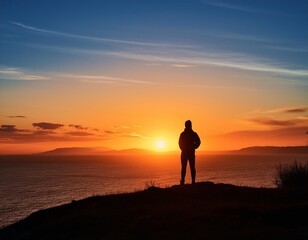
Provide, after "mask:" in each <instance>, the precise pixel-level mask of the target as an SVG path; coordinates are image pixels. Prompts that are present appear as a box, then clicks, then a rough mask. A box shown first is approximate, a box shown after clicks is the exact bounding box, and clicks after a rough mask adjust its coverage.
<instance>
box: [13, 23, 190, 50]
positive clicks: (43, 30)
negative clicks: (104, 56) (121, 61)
mask: <svg viewBox="0 0 308 240" xmlns="http://www.w3.org/2000/svg"><path fill="white" fill-rule="evenodd" d="M10 23H11V24H14V25H16V26H19V27H22V28H24V29H28V30H31V31H35V32H40V33H46V34H52V35H57V36H62V37H70V38H78V39H83V40H90V41H96V42H104V43H115V44H128V45H137V46H149V47H150V46H151V47H181V48H184V47H191V46H188V45H175V44H164V43H152V42H141V41H128V40H119V39H112V38H101V37H92V36H84V35H78V34H70V33H63V32H58V31H52V30H47V29H43V28H37V27H34V26H29V25H26V24H22V23H19V22H14V21H11V22H10Z"/></svg>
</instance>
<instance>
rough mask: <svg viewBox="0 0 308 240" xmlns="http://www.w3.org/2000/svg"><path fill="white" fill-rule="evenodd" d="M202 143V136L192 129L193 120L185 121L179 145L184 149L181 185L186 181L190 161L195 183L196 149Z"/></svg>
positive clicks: (192, 177)
mask: <svg viewBox="0 0 308 240" xmlns="http://www.w3.org/2000/svg"><path fill="white" fill-rule="evenodd" d="M200 144H201V141H200V138H199V136H198V134H197V133H196V132H194V131H193V130H192V126H191V121H190V120H187V121H186V122H185V129H184V132H182V133H181V135H180V139H179V146H180V149H181V150H182V153H181V164H182V170H181V185H184V183H185V175H186V166H187V161H189V167H190V173H191V181H192V183H193V184H194V183H195V179H196V168H195V158H196V157H195V149H197V148H198V147H199V146H200Z"/></svg>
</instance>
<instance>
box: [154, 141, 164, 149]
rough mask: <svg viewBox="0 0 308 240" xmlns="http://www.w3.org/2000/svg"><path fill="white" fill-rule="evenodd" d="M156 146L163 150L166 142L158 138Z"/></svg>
mask: <svg viewBox="0 0 308 240" xmlns="http://www.w3.org/2000/svg"><path fill="white" fill-rule="evenodd" d="M156 148H157V149H159V150H163V149H164V148H166V142H165V141H164V140H158V141H157V142H156Z"/></svg>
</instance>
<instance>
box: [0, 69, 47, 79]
mask: <svg viewBox="0 0 308 240" xmlns="http://www.w3.org/2000/svg"><path fill="white" fill-rule="evenodd" d="M0 79H3V80H27V81H40V80H48V79H49V77H46V76H43V75H37V74H32V73H27V72H25V71H23V70H21V69H19V68H9V67H0Z"/></svg>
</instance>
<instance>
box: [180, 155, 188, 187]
mask: <svg viewBox="0 0 308 240" xmlns="http://www.w3.org/2000/svg"><path fill="white" fill-rule="evenodd" d="M181 165H182V170H181V185H183V184H184V182H185V175H186V166H187V156H186V155H185V154H183V153H182V154H181Z"/></svg>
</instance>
